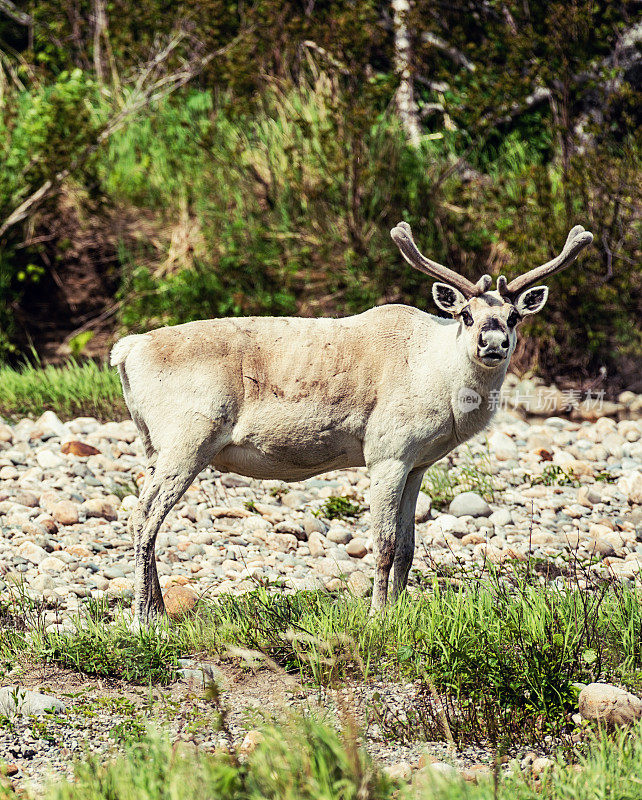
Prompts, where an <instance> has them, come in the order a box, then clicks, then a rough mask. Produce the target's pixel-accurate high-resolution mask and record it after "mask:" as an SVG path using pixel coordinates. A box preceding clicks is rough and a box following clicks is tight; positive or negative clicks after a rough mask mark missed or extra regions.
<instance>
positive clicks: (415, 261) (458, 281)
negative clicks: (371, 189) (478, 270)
mask: <svg viewBox="0 0 642 800" xmlns="http://www.w3.org/2000/svg"><path fill="white" fill-rule="evenodd" d="M390 235H391V236H392V239H393V241H394V243H395V244H396V245H397V247H398V248H399V250H401V255H402V256H403V257H404V258H405V259H406V261H407V262H408V263H409V264H410V265H411V266H412V267H414V268H415V269H418V270H419V271H420V272H425V273H426V275H430V276H431V277H432V278H438V279H439V280H442V281H445V282H446V283H449V284H451V285H452V286H454V287H455V288H457V289H459V291H460V292H461V293H462V294H463V295H464V297H474V296H476V295H479V294H482V293H483V292H484V291H485V289H483V288H482V286H483V285H485V282H483V283H480V285H475V284H474V283H472V281H469V280H468V279H467V278H464V276H463V275H459V274H458V273H457V272H454V271H453V270H452V269H448V267H444V266H443V265H442V264H438V263H437V262H436V261H432V260H431V259H429V258H426V256H424V255H422V254H421V253H420V252H419V250H418V249H417V245H416V244H415V241H414V239H413V238H412V230H411V228H410V225H408V223H407V222H400V223H399V224H397V225H395V227H394V228H393V229H392V230H391V231H390Z"/></svg>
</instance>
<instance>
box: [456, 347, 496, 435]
mask: <svg viewBox="0 0 642 800" xmlns="http://www.w3.org/2000/svg"><path fill="white" fill-rule="evenodd" d="M507 368H508V362H507V361H506V362H504V364H503V365H502V366H500V367H497V368H495V369H487V368H485V367H482V366H480V365H479V364H476V363H475V362H474V361H471V360H470V359H469V358H468V357H467V356H466V357H463V354H462V357H460V358H459V359H458V369H457V371H456V373H454V374H456V375H457V378H456V379H455V380H454V381H453V385H452V391H451V404H452V410H453V418H454V421H455V433H456V436H457V439H458V441H460V442H463V441H465V440H466V439H469V438H470V437H471V436H474V435H475V434H476V433H479V432H480V431H481V430H483V429H484V428H485V427H486V425H488V423H489V422H490V420H491V418H492V416H493V414H494V413H495V411H496V410H497V408H498V407H499V393H500V390H501V387H502V384H503V383H504V378H505V377H506V370H507Z"/></svg>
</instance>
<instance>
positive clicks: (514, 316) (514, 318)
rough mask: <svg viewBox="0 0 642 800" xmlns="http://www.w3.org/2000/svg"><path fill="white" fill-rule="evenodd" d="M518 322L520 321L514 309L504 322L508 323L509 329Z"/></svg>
mask: <svg viewBox="0 0 642 800" xmlns="http://www.w3.org/2000/svg"><path fill="white" fill-rule="evenodd" d="M519 320H520V316H519V314H518V313H517V311H515V309H513V310H512V311H511V312H510V314H509V315H508V319H507V320H506V322H507V323H508V327H509V328H514V327H515V325H517V323H518V322H519Z"/></svg>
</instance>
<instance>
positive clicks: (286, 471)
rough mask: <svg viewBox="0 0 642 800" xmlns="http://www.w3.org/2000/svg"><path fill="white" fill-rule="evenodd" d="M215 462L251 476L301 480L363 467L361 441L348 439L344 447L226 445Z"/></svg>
mask: <svg viewBox="0 0 642 800" xmlns="http://www.w3.org/2000/svg"><path fill="white" fill-rule="evenodd" d="M212 465H213V466H215V467H216V468H217V469H221V470H223V471H226V470H227V471H230V472H236V473H238V474H239V475H247V476H248V477H250V478H261V479H270V478H272V479H278V480H283V481H301V480H305V479H306V478H312V477H313V476H314V475H319V474H321V473H322V472H328V471H329V470H332V469H345V468H346V467H362V466H364V461H363V451H362V449H361V446H360V444H359V443H358V442H352V443H346V447H345V448H344V449H340V448H324V447H323V446H321V445H320V444H317V445H312V446H310V447H306V446H302V447H297V448H294V447H287V446H283V447H275V448H266V447H265V446H263V447H261V448H260V449H259V448H258V447H254V446H252V445H227V447H224V448H223V450H221V452H220V453H219V454H218V455H217V456H216V458H215V459H214V461H213V462H212Z"/></svg>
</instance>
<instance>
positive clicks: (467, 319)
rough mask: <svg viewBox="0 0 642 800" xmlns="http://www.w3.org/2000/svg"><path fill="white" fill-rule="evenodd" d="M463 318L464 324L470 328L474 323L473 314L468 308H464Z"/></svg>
mask: <svg viewBox="0 0 642 800" xmlns="http://www.w3.org/2000/svg"><path fill="white" fill-rule="evenodd" d="M461 318H462V319H463V320H464V325H466V327H467V328H470V326H471V325H472V324H473V316H472V314H471V313H470V311H469V310H468V309H467V308H464V309H462V312H461Z"/></svg>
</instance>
